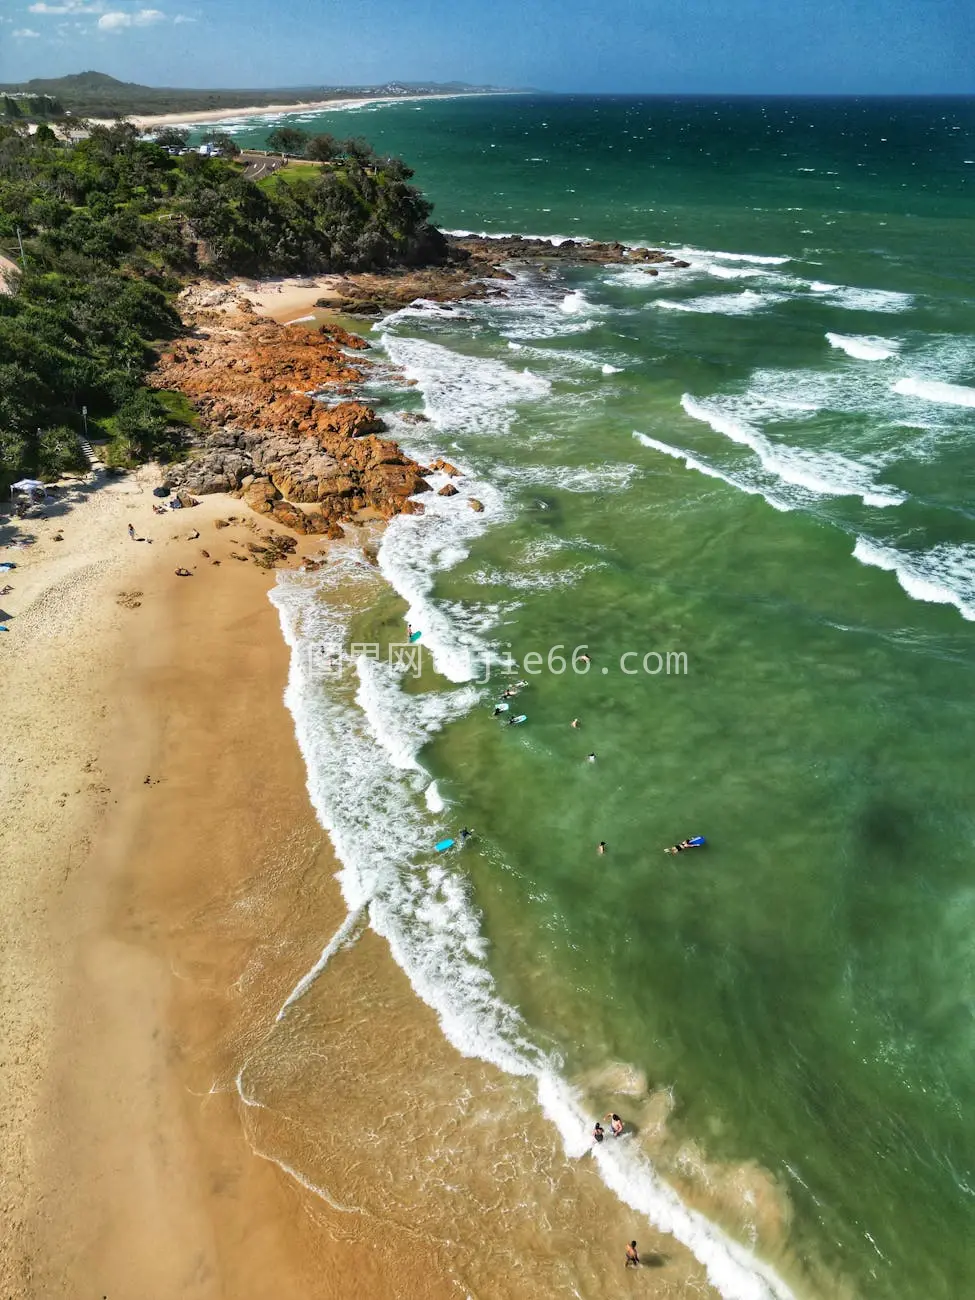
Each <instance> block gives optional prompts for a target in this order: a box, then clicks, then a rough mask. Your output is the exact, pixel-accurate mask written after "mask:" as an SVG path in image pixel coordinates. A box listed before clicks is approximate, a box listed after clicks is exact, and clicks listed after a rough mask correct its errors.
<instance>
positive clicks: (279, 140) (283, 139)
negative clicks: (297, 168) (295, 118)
mask: <svg viewBox="0 0 975 1300" xmlns="http://www.w3.org/2000/svg"><path fill="white" fill-rule="evenodd" d="M307 144H308V136H307V135H306V134H305V132H304V131H299V130H298V128H297V127H296V126H279V127H275V129H274V130H273V131H271V132H270V133H269V134H268V137H267V147H268V148H269V149H270V150H271V151H272V153H283V154H290V155H291V156H292V157H299V156H300V155H301V154H303V153H304V152H305V146H306V145H307Z"/></svg>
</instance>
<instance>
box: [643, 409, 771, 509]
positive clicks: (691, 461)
mask: <svg viewBox="0 0 975 1300" xmlns="http://www.w3.org/2000/svg"><path fill="white" fill-rule="evenodd" d="M633 436H634V438H636V439H637V440H638V441H639V442H641V443H642V444H643V446H644V447H650V448H652V449H653V450H654V451H659V452H662V453H663V455H665V456H670V457H672V458H673V459H674V460H680V461H683V462H684V464H685V465H686V466H687V468H688V469H693V470H696V471H697V472H698V473H699V474H705V475H707V477H708V478H716V479H720V480H721V482H722V483H727V484H728V485H729V486H730V487H733V488H737V489H738V491H739V492H747V493H748V494H749V495H750V496H759V497H764V499H765V500H766V501H767V502H768V503H769V505H770V506H772V507H773V508H774V509H775V510H781V511H783V512H784V513H787V512H788V511H790V510H791V509H792V507H791V506H790V505H787V504H786V503H785V502H784V501H781V500H780V499H779V498H778V497H776V496H775V495H774V494H773V493H771V492H767V491H764V490H763V489H762V488H760V487H758V486H757V485H756V484H754V483H749V482H748V480H747V479H744V478H742V477H741V476H740V475H734V474H726V473H724V472H723V471H722V470H719V469H715V467H714V466H713V465H709V464H707V462H706V461H703V460H701V459H700V458H699V457H697V456H692V455H691V453H690V452H688V451H682V450H681V449H680V447H672V446H671V445H670V443H668V442H660V441H659V440H658V439H657V438H651V437H650V436H649V435H648V434H645V433H638V432H637V431H636V430H635V429H634V431H633Z"/></svg>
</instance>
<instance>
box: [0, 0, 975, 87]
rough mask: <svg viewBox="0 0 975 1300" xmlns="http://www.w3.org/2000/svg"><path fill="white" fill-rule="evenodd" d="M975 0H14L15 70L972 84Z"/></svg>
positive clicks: (257, 77) (6, 53) (508, 81)
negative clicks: (484, 0)
mask: <svg viewBox="0 0 975 1300" xmlns="http://www.w3.org/2000/svg"><path fill="white" fill-rule="evenodd" d="M973 49H975V0H669V2H668V3H663V0H527V2H526V0H492V3H491V4H489V5H485V4H482V3H476V2H475V0H343V2H342V3H340V4H339V3H335V2H334V0H273V2H272V0H0V80H2V81H20V80H26V79H27V78H29V77H34V76H60V75H62V74H64V73H68V72H79V71H82V70H83V69H88V68H94V69H97V70H98V71H101V72H108V73H111V74H112V75H113V76H116V77H120V78H122V79H123V80H125V81H141V82H144V83H147V84H150V85H168V86H193V87H204V86H225V87H244V86H255V87H256V86H287V85H321V84H368V83H375V82H381V81H386V80H390V79H393V78H399V79H402V80H408V81H421V80H428V79H429V80H433V81H451V80H462V81H473V82H490V83H493V84H495V85H510V86H536V87H538V88H540V89H543V90H554V91H583V92H586V91H588V92H608V91H618V92H648V93H653V92H660V93H695V92H697V93H707V92H728V93H762V92H768V93H861V94H885V93H887V94H892V93H903V94H909V93H935V92H943V93H956V94H957V93H972V92H975V57H973V53H972V51H973Z"/></svg>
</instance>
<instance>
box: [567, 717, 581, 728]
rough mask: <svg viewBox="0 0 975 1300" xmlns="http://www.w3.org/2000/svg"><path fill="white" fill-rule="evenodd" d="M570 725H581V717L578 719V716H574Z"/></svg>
mask: <svg viewBox="0 0 975 1300" xmlns="http://www.w3.org/2000/svg"><path fill="white" fill-rule="evenodd" d="M569 726H570V727H578V726H579V719H578V718H573V719H572V721H571V722H570V723H569Z"/></svg>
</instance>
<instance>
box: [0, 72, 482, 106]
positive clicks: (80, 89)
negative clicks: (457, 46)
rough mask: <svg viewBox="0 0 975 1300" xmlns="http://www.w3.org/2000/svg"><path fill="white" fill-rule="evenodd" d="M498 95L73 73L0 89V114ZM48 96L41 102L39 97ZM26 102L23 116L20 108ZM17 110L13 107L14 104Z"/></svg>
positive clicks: (456, 87) (432, 85) (451, 88)
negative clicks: (193, 84)
mask: <svg viewBox="0 0 975 1300" xmlns="http://www.w3.org/2000/svg"><path fill="white" fill-rule="evenodd" d="M492 93H495V94H497V93H502V92H501V88H500V87H497V86H471V85H468V84H466V83H465V82H459V81H452V82H449V83H445V84H441V83H439V82H433V81H430V82H399V81H393V82H387V83H386V84H384V85H382V86H285V87H272V88H270V89H268V88H264V89H261V90H254V89H250V90H248V89H239V90H237V89H232V88H231V89H226V90H192V89H183V88H181V87H174V86H140V85H138V84H137V83H136V82H132V81H118V80H117V79H116V78H115V77H110V76H108V75H107V74H106V73H104V72H76V73H72V74H71V75H70V76H67V77H35V78H34V79H33V80H32V81H27V82H22V83H19V84H12V85H0V112H2V113H5V114H6V115H7V116H25V117H26V116H39V117H51V116H57V115H59V114H60V113H63V112H68V113H70V114H71V115H72V116H73V117H126V116H128V115H129V114H139V115H146V114H154V113H160V114H161V113H193V112H207V111H209V110H211V109H212V110H215V111H216V110H221V109H235V108H240V107H242V106H244V105H247V106H251V105H253V106H254V107H261V106H264V105H270V104H275V105H276V104H305V103H308V102H310V101H315V102H319V101H321V102H324V101H327V100H329V99H358V98H362V99H368V98H371V97H373V96H377V95H381V96H383V97H384V98H385V97H389V96H396V95H411V96H413V95H474V94H477V95H483V94H492ZM45 96H46V97H48V99H47V102H46V103H45V100H44V98H43V97H45ZM28 100H29V103H30V108H29V112H28V111H24V105H25V104H26V103H27V102H28ZM18 105H19V107H15V106H18Z"/></svg>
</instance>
